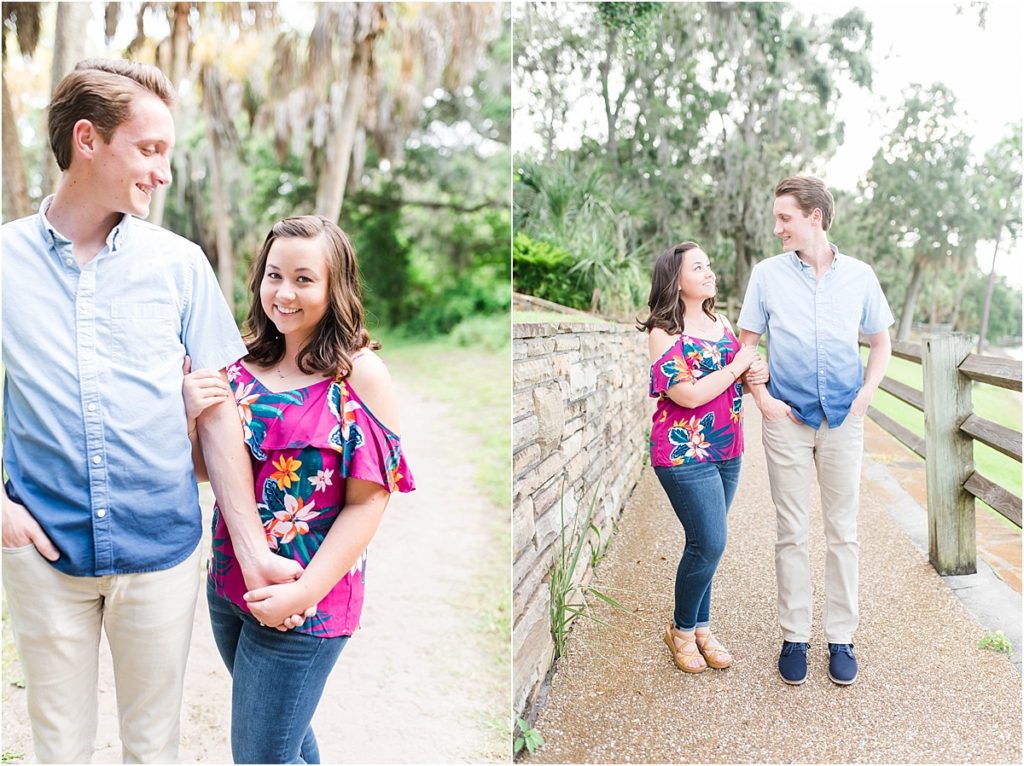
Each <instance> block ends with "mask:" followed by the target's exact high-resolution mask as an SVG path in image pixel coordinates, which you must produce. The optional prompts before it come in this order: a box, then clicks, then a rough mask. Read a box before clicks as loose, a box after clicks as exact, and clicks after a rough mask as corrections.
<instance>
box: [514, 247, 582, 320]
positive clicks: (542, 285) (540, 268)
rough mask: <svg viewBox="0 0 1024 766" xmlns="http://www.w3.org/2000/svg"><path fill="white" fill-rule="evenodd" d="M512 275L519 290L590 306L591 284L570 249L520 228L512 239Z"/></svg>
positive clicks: (565, 302) (578, 307)
mask: <svg viewBox="0 0 1024 766" xmlns="http://www.w3.org/2000/svg"><path fill="white" fill-rule="evenodd" d="M512 264H513V266H512V278H513V282H514V284H515V289H516V290H517V291H518V292H521V293H526V294H527V295H533V296H535V297H537V298H543V299H544V300H549V301H554V302H555V303H560V304H562V305H563V306H569V307H570V308H576V309H589V308H590V296H591V293H592V291H593V290H592V287H591V286H590V284H589V283H588V282H587V281H586V278H585V277H584V276H583V275H582V274H580V273H579V272H578V271H571V269H572V268H573V266H575V265H576V261H575V259H574V258H573V257H572V255H570V254H569V252H568V251H566V250H563V249H562V248H560V247H558V246H557V245H552V244H551V243H549V242H544V241H542V240H535V239H531V238H530V237H529V236H528V235H526V234H524V233H522V232H520V233H518V234H516V237H515V239H514V240H513V241H512Z"/></svg>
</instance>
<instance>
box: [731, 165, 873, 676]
mask: <svg viewBox="0 0 1024 766" xmlns="http://www.w3.org/2000/svg"><path fill="white" fill-rule="evenodd" d="M774 213H775V235H776V236H777V237H780V238H781V239H782V244H783V247H784V248H785V249H786V252H784V253H783V254H782V255H777V256H775V257H773V258H768V259H767V260H764V261H762V262H760V263H758V264H757V265H756V266H755V267H754V269H753V271H752V272H751V275H750V282H749V284H748V285H747V293H746V296H745V297H744V299H743V308H742V310H741V311H740V318H739V323H738V324H739V326H740V328H741V333H740V342H741V343H745V344H756V343H757V342H758V340H759V338H760V337H761V335H762V334H765V333H767V336H768V369H769V373H770V375H771V378H770V380H769V382H768V384H767V386H766V385H763V384H762V385H753V386H751V393H752V395H753V398H754V401H755V402H756V404H757V406H758V409H759V410H760V411H761V414H762V418H763V419H762V441H763V443H764V448H765V456H766V458H767V463H768V479H769V483H770V485H771V492H772V500H773V501H774V502H775V508H776V521H777V541H776V545H775V571H776V578H777V584H778V589H779V590H778V603H777V606H778V614H779V625H780V627H781V629H782V637H783V648H782V652H781V654H780V656H779V672H780V674H781V675H782V678H783V680H784V681H786V682H787V683H790V684H800V683H803V681H804V679H805V678H806V675H807V662H806V653H807V645H808V643H809V642H810V640H811V613H812V590H811V573H810V563H809V559H808V553H807V519H808V512H809V511H810V504H811V497H810V486H811V478H812V471H814V470H816V471H817V477H818V483H819V485H820V487H821V506H822V515H823V518H824V522H825V537H826V543H827V547H828V552H827V555H826V558H825V591H826V596H825V613H824V630H825V638H826V641H827V642H828V644H829V677H830V678H831V679H832V680H833V681H834V682H836V683H838V684H850V683H853V681H854V680H855V678H856V675H857V662H856V659H855V658H854V655H853V634H854V631H855V630H856V629H857V623H858V620H859V613H858V604H857V578H858V543H857V511H858V507H859V504H858V491H859V487H860V467H861V459H862V457H863V454H864V414H865V413H866V412H867V409H868V405H869V404H870V403H871V397H872V396H873V395H874V393H875V390H876V389H877V388H878V385H879V384H880V383H881V382H882V378H883V377H884V376H885V369H886V367H887V365H888V363H889V356H890V353H891V345H890V341H889V332H888V327H889V326H890V325H891V324H892V323H893V316H892V312H891V311H890V310H889V304H888V303H887V302H886V300H885V296H884V295H883V294H882V288H881V286H880V285H879V284H878V279H877V278H876V277H875V273H874V271H872V269H871V267H870V266H868V265H867V264H866V263H863V262H861V261H858V260H856V259H855V258H851V257H850V256H848V255H845V254H842V253H840V252H839V249H838V248H837V247H836V246H835V245H833V244H830V243H829V241H828V238H827V235H826V232H827V231H828V228H829V226H830V225H831V222H832V218H833V214H834V202H833V200H832V195H831V194H830V193H829V191H828V189H827V188H826V187H825V185H824V183H822V182H821V181H820V180H819V179H817V178H811V177H807V176H796V177H792V178H787V179H785V180H784V181H782V182H781V183H780V184H779V185H778V186H777V187H776V189H775V205H774ZM860 333H864V334H865V335H866V336H867V338H868V342H869V345H870V351H869V354H868V363H867V368H866V370H865V369H864V368H863V366H862V364H861V358H860V351H859V348H858V336H859V334H860Z"/></svg>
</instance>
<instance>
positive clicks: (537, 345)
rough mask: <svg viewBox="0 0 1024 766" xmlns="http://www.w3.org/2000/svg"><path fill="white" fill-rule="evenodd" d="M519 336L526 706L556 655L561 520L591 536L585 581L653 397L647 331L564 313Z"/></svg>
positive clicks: (632, 475)
mask: <svg viewBox="0 0 1024 766" xmlns="http://www.w3.org/2000/svg"><path fill="white" fill-rule="evenodd" d="M512 335H513V340H512V357H513V364H512V369H513V373H512V451H513V456H512V474H513V485H512V502H513V511H512V549H513V551H512V559H513V566H512V573H513V574H512V577H513V585H512V587H513V630H512V636H513V639H512V643H513V662H514V667H515V678H514V681H513V685H514V687H515V688H514V695H515V708H516V710H517V712H521V713H522V712H525V711H527V710H529V709H530V708H531V707H532V706H533V704H534V702H535V700H536V695H537V692H538V691H539V689H540V686H541V684H542V682H543V680H544V678H545V676H546V675H547V672H548V670H549V668H550V667H551V663H552V661H553V658H554V641H553V639H552V637H551V625H550V614H549V610H550V586H549V581H548V578H547V575H548V572H549V570H550V567H551V563H552V560H553V559H554V558H555V557H556V556H557V555H558V552H559V550H560V547H561V538H562V529H563V524H564V527H565V529H566V533H565V535H566V537H567V538H568V537H569V535H570V534H571V532H572V531H573V530H579V531H581V532H582V533H583V534H585V535H587V540H586V543H585V547H584V550H583V555H581V556H580V560H579V565H578V567H577V570H576V572H575V573H574V576H573V582H574V583H576V584H578V585H579V584H585V583H586V582H587V581H589V578H590V575H591V572H590V569H591V555H590V553H591V551H592V550H595V551H597V552H598V553H600V552H601V551H602V550H603V547H604V546H606V545H607V543H608V540H609V538H610V536H611V534H612V532H613V529H614V525H615V522H616V520H617V519H618V517H619V515H620V513H621V512H622V508H623V506H624V505H625V503H626V500H627V499H628V497H629V495H630V493H631V492H632V490H633V487H634V486H636V482H637V480H638V479H639V476H640V471H641V469H642V467H643V465H644V460H645V457H646V454H647V434H648V430H649V427H650V422H651V415H652V413H653V411H654V401H653V400H652V399H650V398H649V397H648V396H647V390H648V382H649V377H648V371H649V369H650V363H649V361H648V358H647V342H646V335H644V334H643V333H640V332H637V331H636V330H635V329H634V328H633V327H631V326H628V325H622V324H611V323H593V322H578V321H572V318H571V317H570V316H567V317H566V321H560V322H545V323H522V324H515V325H513V333H512ZM592 504H593V517H592V522H593V525H594V528H595V529H590V530H588V529H585V528H583V527H585V520H586V516H587V513H588V512H589V510H590V508H591V505H592ZM595 530H596V531H595ZM568 544H570V542H569V541H568V539H567V545H568Z"/></svg>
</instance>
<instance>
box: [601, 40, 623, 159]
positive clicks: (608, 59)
mask: <svg viewBox="0 0 1024 766" xmlns="http://www.w3.org/2000/svg"><path fill="white" fill-rule="evenodd" d="M605 33H606V39H605V46H604V59H603V60H602V61H601V62H600V63H599V64H598V65H597V69H598V72H599V73H600V75H601V97H602V99H603V100H604V116H605V120H607V122H608V140H607V143H606V144H605V151H607V152H608V157H609V158H610V159H611V161H612V169H613V170H614V173H615V177H616V179H617V178H618V176H619V142H618V136H617V135H616V131H615V119H616V116H617V115H616V110H615V109H614V108H613V107H612V94H611V86H610V84H609V82H608V79H609V76H610V74H611V68H612V56H614V55H615V31H614V30H613V29H611V28H610V27H608V28H606V29H605Z"/></svg>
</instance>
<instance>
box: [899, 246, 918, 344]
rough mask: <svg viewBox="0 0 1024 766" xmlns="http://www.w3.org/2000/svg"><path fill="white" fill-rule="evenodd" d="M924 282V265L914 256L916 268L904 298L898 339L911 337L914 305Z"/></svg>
mask: <svg viewBox="0 0 1024 766" xmlns="http://www.w3.org/2000/svg"><path fill="white" fill-rule="evenodd" d="M923 282H924V265H923V264H922V262H921V259H920V258H914V270H913V272H912V273H911V275H910V284H909V285H908V286H907V297H906V298H904V299H903V311H902V312H900V329H899V330H898V331H897V332H896V340H904V341H905V340H907V339H908V338H909V337H910V326H911V324H913V322H914V307H915V306H916V305H917V297H918V295H920V293H921V284H922V283H923Z"/></svg>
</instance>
